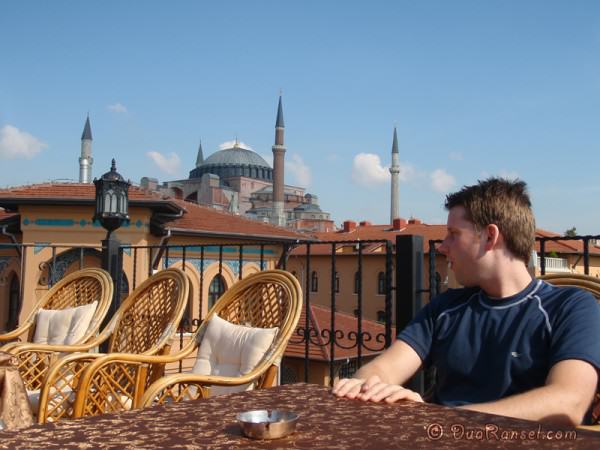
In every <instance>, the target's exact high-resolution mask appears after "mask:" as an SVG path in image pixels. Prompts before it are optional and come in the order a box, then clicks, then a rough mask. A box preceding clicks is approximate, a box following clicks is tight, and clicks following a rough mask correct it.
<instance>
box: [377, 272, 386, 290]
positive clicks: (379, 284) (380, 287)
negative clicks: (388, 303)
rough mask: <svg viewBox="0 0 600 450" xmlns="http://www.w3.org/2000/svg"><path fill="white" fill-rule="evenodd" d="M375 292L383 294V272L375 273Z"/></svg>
mask: <svg viewBox="0 0 600 450" xmlns="http://www.w3.org/2000/svg"><path fill="white" fill-rule="evenodd" d="M377 293H378V294H379V295H385V273H383V272H379V274H378V275H377Z"/></svg>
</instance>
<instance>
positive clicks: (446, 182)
mask: <svg viewBox="0 0 600 450" xmlns="http://www.w3.org/2000/svg"><path fill="white" fill-rule="evenodd" d="M430 177H431V187H432V188H433V190H435V191H437V192H441V193H443V194H444V193H446V192H448V191H449V190H450V188H452V186H454V185H455V184H456V180H455V179H454V177H453V176H452V175H450V174H449V173H448V172H446V171H445V170H444V169H436V170H434V171H433V172H431V175H430Z"/></svg>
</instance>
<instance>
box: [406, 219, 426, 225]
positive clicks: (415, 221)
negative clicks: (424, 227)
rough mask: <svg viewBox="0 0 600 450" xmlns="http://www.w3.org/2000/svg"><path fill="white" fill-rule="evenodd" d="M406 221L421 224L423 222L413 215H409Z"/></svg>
mask: <svg viewBox="0 0 600 450" xmlns="http://www.w3.org/2000/svg"><path fill="white" fill-rule="evenodd" d="M408 223H409V224H410V225H421V224H422V223H423V222H422V221H421V220H420V219H417V218H415V217H411V218H410V219H408Z"/></svg>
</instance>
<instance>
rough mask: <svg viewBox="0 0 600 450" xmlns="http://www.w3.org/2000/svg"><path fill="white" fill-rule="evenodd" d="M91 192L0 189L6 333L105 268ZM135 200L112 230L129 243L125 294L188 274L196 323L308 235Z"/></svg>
mask: <svg viewBox="0 0 600 450" xmlns="http://www.w3.org/2000/svg"><path fill="white" fill-rule="evenodd" d="M94 195H95V190H94V185H93V184H82V183H63V184H39V185H30V186H24V187H19V188H12V189H7V190H0V208H3V211H2V210H0V229H1V235H0V243H2V244H9V245H3V246H0V330H6V329H7V328H12V327H14V326H15V325H16V323H17V321H18V320H23V318H24V316H25V315H26V314H27V313H28V312H29V311H30V310H31V308H32V306H33V304H34V302H35V301H36V300H37V299H38V298H40V296H41V295H42V294H43V293H44V292H45V291H46V290H47V289H48V287H49V285H51V284H52V283H54V282H56V281H58V280H59V279H60V278H62V277H63V276H64V275H66V274H68V273H70V272H72V271H75V270H77V269H79V268H80V267H90V266H100V264H101V250H102V249H101V247H100V245H101V244H100V241H101V240H102V239H104V238H105V235H106V231H105V230H104V229H103V228H102V227H101V226H100V225H99V224H98V223H94V222H93V221H92V216H93V215H94V207H95V203H94ZM129 199H130V203H129V217H130V220H129V223H127V224H126V225H125V226H122V227H121V228H119V229H118V230H117V231H116V232H115V235H116V238H117V239H118V240H120V241H121V244H122V245H123V246H124V251H123V283H122V285H121V293H122V295H126V294H127V292H129V291H131V290H132V289H133V288H134V287H135V286H136V285H139V284H140V283H141V282H142V281H143V280H144V279H146V278H147V277H148V275H149V274H151V273H152V272H153V271H154V270H157V269H160V268H163V267H165V266H166V265H169V266H172V265H174V266H179V267H182V268H184V270H185V271H186V273H188V274H189V275H190V279H191V281H192V290H193V297H192V302H191V304H190V306H189V311H188V317H190V318H202V317H204V315H205V314H206V312H207V310H208V308H209V307H210V306H211V303H212V302H213V301H214V300H215V299H216V298H218V296H219V295H220V293H222V292H223V291H224V290H225V289H227V287H229V286H230V285H231V284H233V283H234V282H235V281H236V280H237V279H238V278H239V277H240V275H241V276H242V277H244V276H246V275H248V274H250V273H253V272H256V271H259V270H261V268H272V267H275V265H276V264H277V262H278V260H279V258H280V257H281V254H282V250H283V244H285V243H291V242H294V241H297V240H298V239H305V238H306V236H305V235H302V234H299V233H297V232H294V231H291V230H287V229H284V228H280V227H275V226H272V225H269V224H265V223H261V222H257V221H253V220H249V219H245V218H243V217H240V216H237V215H234V214H229V213H225V212H221V211H217V210H215V209H212V208H208V207H203V206H199V205H197V204H194V203H189V202H185V201H183V200H176V199H172V198H165V197H162V196H160V195H158V194H155V193H151V192H148V191H144V190H142V189H139V188H136V187H131V188H130V190H129ZM15 244H16V245H15ZM209 244H210V245H209ZM222 244H223V246H221V245H222ZM244 244H245V245H244ZM166 245H168V246H169V250H167V251H164V247H163V251H161V250H160V248H161V246H166ZM240 246H241V247H240ZM240 249H241V255H240ZM184 259H185V264H184Z"/></svg>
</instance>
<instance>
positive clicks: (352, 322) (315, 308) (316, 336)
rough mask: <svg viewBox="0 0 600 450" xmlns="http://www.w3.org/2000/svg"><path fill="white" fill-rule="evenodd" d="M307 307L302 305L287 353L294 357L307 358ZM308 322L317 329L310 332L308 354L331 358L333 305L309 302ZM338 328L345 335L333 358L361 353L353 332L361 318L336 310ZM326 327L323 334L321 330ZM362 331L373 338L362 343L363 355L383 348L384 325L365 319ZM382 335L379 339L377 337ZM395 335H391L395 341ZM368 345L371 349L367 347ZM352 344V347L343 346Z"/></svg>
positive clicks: (351, 356) (323, 358)
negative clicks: (331, 307)
mask: <svg viewBox="0 0 600 450" xmlns="http://www.w3.org/2000/svg"><path fill="white" fill-rule="evenodd" d="M305 311H306V309H305V308H303V309H302V315H301V316H300V321H299V322H298V326H297V327H296V331H295V332H294V334H293V335H292V338H291V339H290V341H289V343H288V346H287V348H286V350H285V354H284V356H288V357H294V358H304V353H305V343H304V342H303V340H304V339H303V336H304V328H305V327H306V313H305ZM309 317H310V321H309V324H310V325H309V326H310V327H311V328H313V329H314V330H315V331H314V332H313V333H312V335H311V336H310V342H309V345H308V358H309V359H310V360H312V361H330V359H331V358H330V357H331V353H330V344H329V343H328V341H329V336H330V334H329V330H331V309H330V308H327V307H325V306H321V305H310V315H309ZM335 329H336V331H337V330H339V331H341V332H342V337H337V338H336V342H337V344H336V345H335V349H334V358H333V359H334V360H336V361H337V360H344V359H348V358H357V357H358V348H357V347H356V346H355V344H356V339H352V337H351V336H350V333H351V332H354V333H356V332H357V331H358V319H357V318H356V317H354V316H353V315H351V314H348V313H345V312H336V313H335ZM324 330H326V331H325V332H324V336H323V335H322V334H321V333H322V332H323V331H324ZM362 331H363V333H368V334H369V335H370V336H371V340H370V341H368V342H367V341H366V339H367V337H366V335H365V337H364V340H365V341H364V343H363V347H362V356H373V355H377V354H379V353H381V351H382V350H379V349H383V343H384V336H385V325H384V324H382V323H379V322H375V321H373V320H367V319H363V320H362ZM378 336H379V339H380V342H379V341H378V340H377V339H378ZM392 336H395V328H394V327H392ZM394 339H395V338H393V339H392V341H393V340H394ZM365 346H367V347H369V348H370V349H371V350H369V349H367V348H365ZM343 347H352V348H343Z"/></svg>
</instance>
